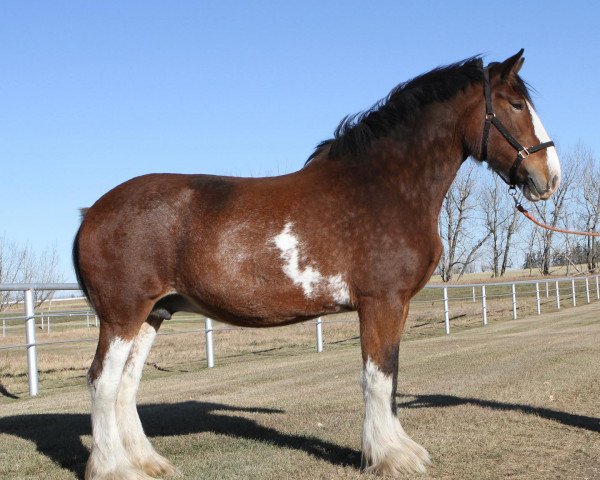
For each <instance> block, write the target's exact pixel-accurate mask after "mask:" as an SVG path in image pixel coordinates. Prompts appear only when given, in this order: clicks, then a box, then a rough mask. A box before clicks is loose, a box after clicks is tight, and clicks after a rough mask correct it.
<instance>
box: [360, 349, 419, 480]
mask: <svg viewBox="0 0 600 480" xmlns="http://www.w3.org/2000/svg"><path fill="white" fill-rule="evenodd" d="M360 383H361V386H362V390H363V396H364V400H365V419H364V423H363V432H362V452H363V460H366V462H367V465H365V466H366V467H367V471H372V472H374V473H388V474H392V475H395V474H397V473H399V472H419V473H424V472H425V465H427V464H429V463H430V460H429V454H428V453H427V450H425V449H424V448H423V447H421V446H420V445H419V444H418V443H416V442H415V441H414V440H412V439H411V438H410V437H409V436H408V435H407V434H406V432H405V431H404V429H403V428H402V425H400V421H399V420H398V418H397V417H396V415H394V412H392V406H391V401H392V390H393V380H392V377H391V376H390V375H385V374H384V373H383V372H382V371H381V370H379V368H378V367H377V365H376V364H375V363H374V362H373V361H372V360H371V359H370V358H369V359H367V363H366V364H365V365H364V367H363V371H362V375H361V379H360Z"/></svg>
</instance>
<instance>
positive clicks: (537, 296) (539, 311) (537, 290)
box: [535, 282, 542, 315]
mask: <svg viewBox="0 0 600 480" xmlns="http://www.w3.org/2000/svg"><path fill="white" fill-rule="evenodd" d="M535 302H536V304H537V314H538V315H541V314H542V308H541V305H540V284H539V283H538V282H535Z"/></svg>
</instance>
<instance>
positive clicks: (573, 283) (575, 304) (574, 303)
mask: <svg viewBox="0 0 600 480" xmlns="http://www.w3.org/2000/svg"><path fill="white" fill-rule="evenodd" d="M571 291H572V292H573V306H574V307H576V306H577V300H576V299H575V279H573V280H571Z"/></svg>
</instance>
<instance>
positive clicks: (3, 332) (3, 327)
mask: <svg viewBox="0 0 600 480" xmlns="http://www.w3.org/2000/svg"><path fill="white" fill-rule="evenodd" d="M2 336H3V337H6V319H5V318H3V319H2Z"/></svg>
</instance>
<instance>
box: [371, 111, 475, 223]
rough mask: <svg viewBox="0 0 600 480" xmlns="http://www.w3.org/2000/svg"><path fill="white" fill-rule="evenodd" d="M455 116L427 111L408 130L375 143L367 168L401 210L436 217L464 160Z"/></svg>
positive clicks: (446, 112) (464, 155)
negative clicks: (374, 149)
mask: <svg viewBox="0 0 600 480" xmlns="http://www.w3.org/2000/svg"><path fill="white" fill-rule="evenodd" d="M458 121H459V119H458V115H456V118H453V117H452V115H451V113H448V111H447V110H446V111H445V112H444V111H442V112H440V111H436V109H430V110H429V111H427V112H425V113H424V114H423V116H422V117H421V118H419V119H418V121H417V122H415V125H414V127H413V128H412V129H410V130H404V131H402V132H399V133H398V134H397V135H393V134H392V135H390V136H389V137H388V138H386V139H383V140H381V141H380V142H379V143H378V147H379V148H378V149H377V150H378V151H374V152H373V155H372V161H371V165H370V168H371V169H372V170H373V171H374V172H378V174H379V176H380V178H381V188H383V189H387V190H388V191H387V192H386V194H387V195H388V197H389V198H390V200H391V201H393V199H396V201H398V202H401V203H402V205H404V206H405V208H417V209H419V210H423V211H427V212H429V213H431V214H432V215H435V217H436V218H437V215H438V214H439V210H440V208H441V205H442V201H443V199H444V196H445V195H446V193H447V192H448V189H449V188H450V185H451V184H452V181H453V180H454V178H455V177H456V174H457V172H458V169H459V168H460V166H461V164H462V163H463V161H464V160H465V158H466V154H465V152H464V147H463V139H462V135H461V134H460V133H459V132H460V131H461V129H460V128H459V126H458V125H457V122H458Z"/></svg>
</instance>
